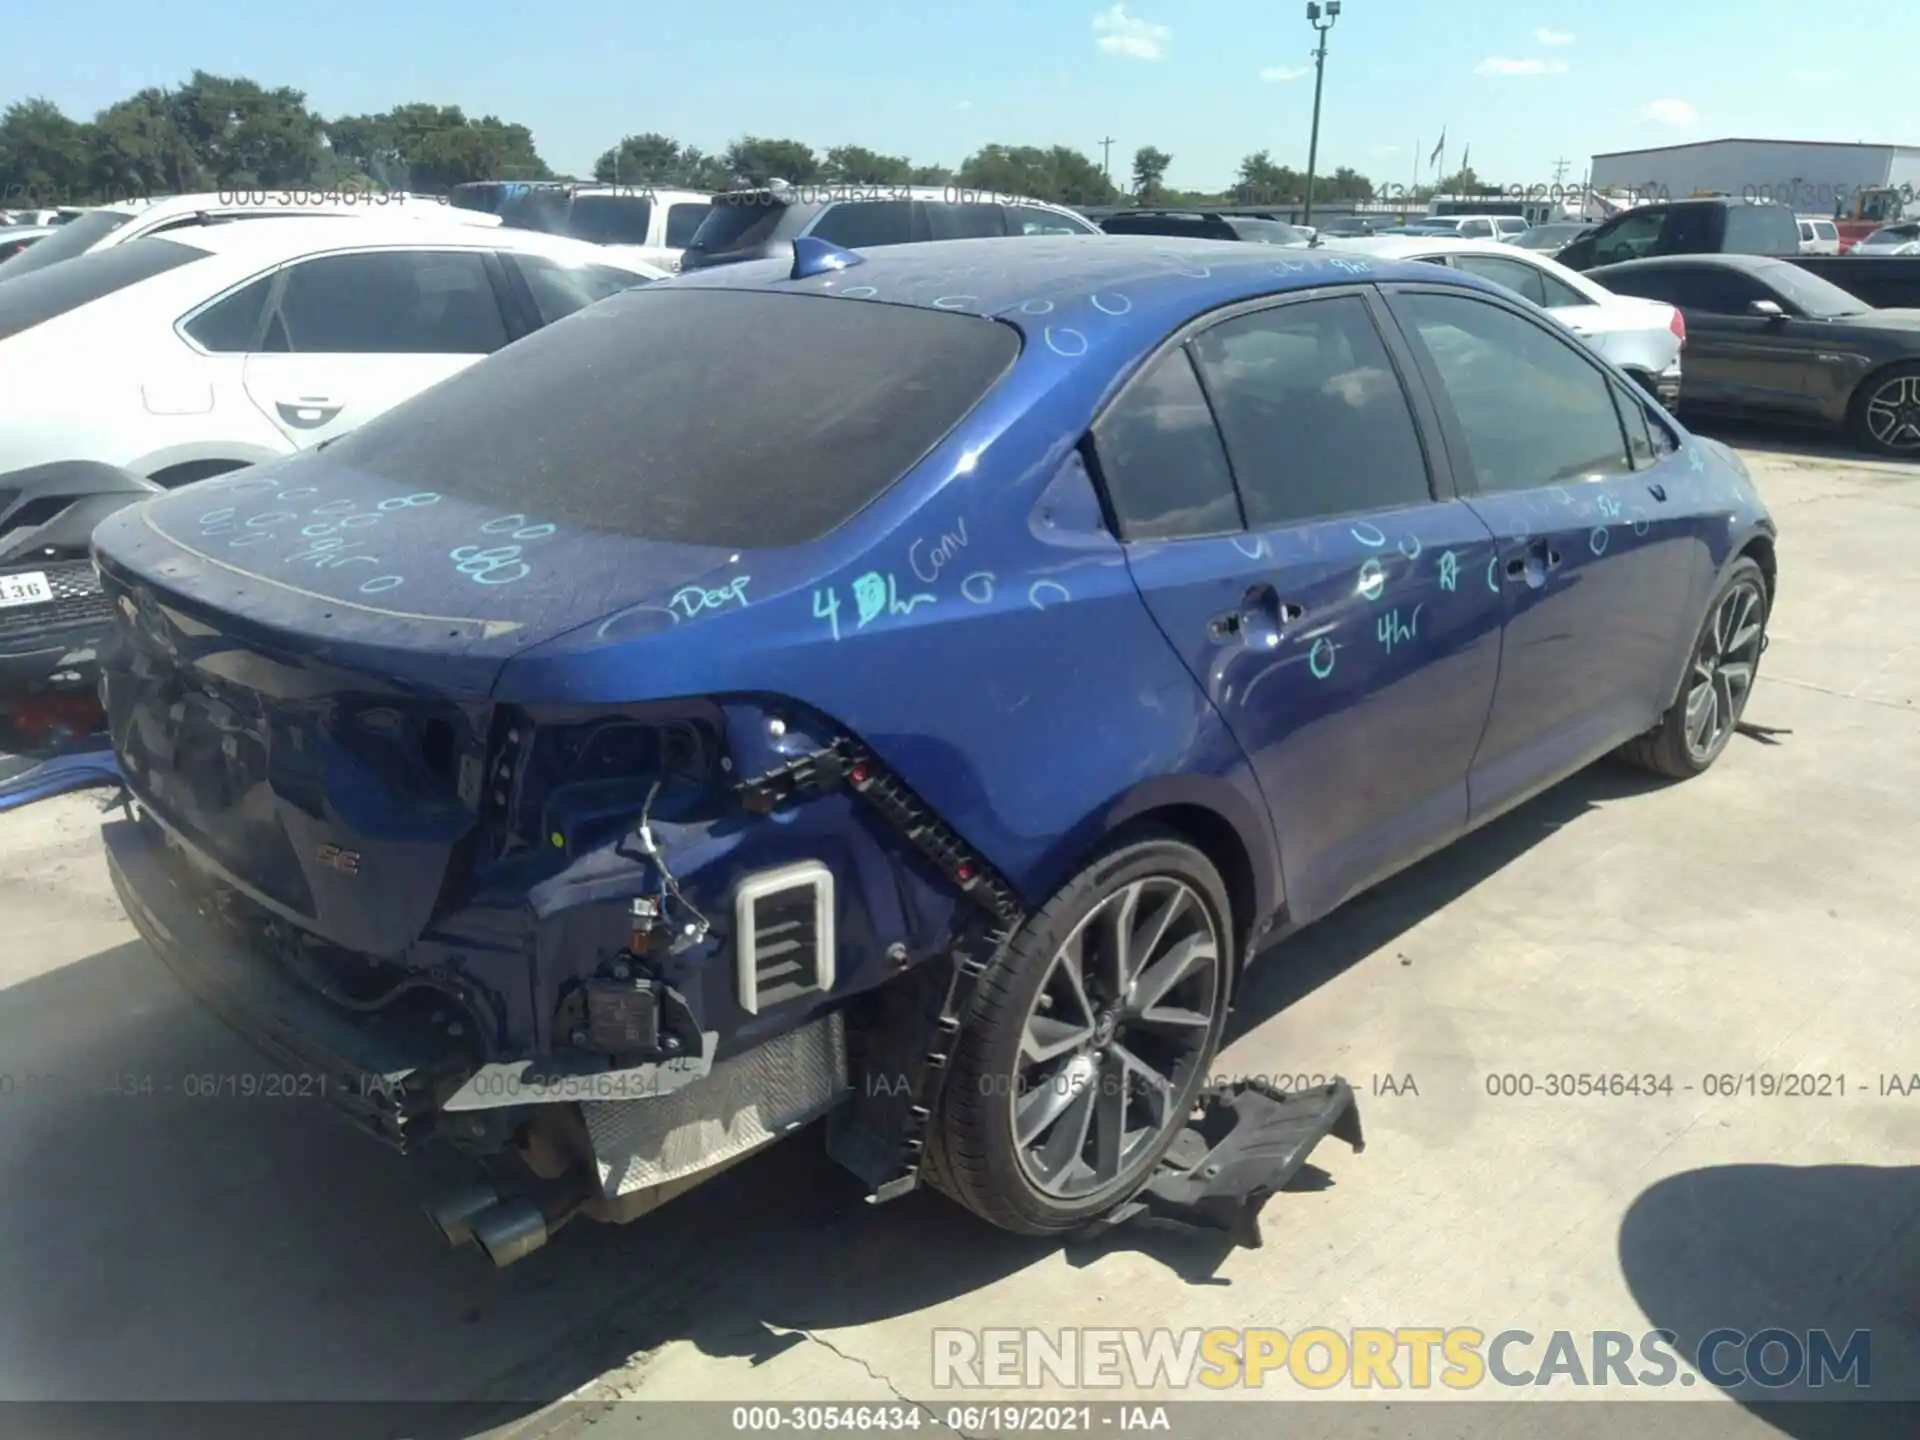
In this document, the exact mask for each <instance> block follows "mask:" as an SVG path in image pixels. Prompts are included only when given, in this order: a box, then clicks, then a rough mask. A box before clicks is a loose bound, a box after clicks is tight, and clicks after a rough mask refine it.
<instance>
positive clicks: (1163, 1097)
mask: <svg viewBox="0 0 1920 1440" xmlns="http://www.w3.org/2000/svg"><path fill="white" fill-rule="evenodd" d="M1112 1054H1114V1055H1115V1056H1117V1057H1118V1059H1119V1061H1120V1066H1121V1073H1122V1076H1123V1078H1124V1077H1126V1076H1133V1075H1137V1076H1139V1077H1140V1079H1141V1080H1142V1082H1144V1083H1143V1084H1142V1085H1141V1093H1142V1098H1143V1099H1144V1100H1145V1101H1146V1102H1147V1109H1148V1111H1149V1112H1150V1113H1151V1115H1152V1117H1153V1124H1154V1127H1155V1128H1156V1129H1157V1128H1159V1127H1160V1126H1161V1125H1164V1124H1165V1123H1166V1122H1167V1118H1168V1103H1169V1102H1170V1101H1171V1100H1172V1099H1173V1080H1172V1079H1171V1077H1169V1076H1166V1075H1162V1074H1161V1073H1160V1072H1159V1071H1158V1070H1156V1069H1154V1068H1153V1066H1151V1065H1149V1064H1147V1062H1146V1061H1144V1060H1142V1059H1141V1058H1140V1057H1139V1056H1138V1055H1136V1054H1135V1053H1134V1052H1133V1051H1131V1050H1129V1049H1128V1048H1127V1047H1126V1046H1125V1045H1121V1044H1119V1043H1118V1042H1116V1043H1115V1044H1114V1046H1113V1050H1112Z"/></svg>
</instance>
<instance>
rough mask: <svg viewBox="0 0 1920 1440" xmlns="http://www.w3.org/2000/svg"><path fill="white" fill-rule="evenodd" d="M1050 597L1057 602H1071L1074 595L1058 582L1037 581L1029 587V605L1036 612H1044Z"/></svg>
mask: <svg viewBox="0 0 1920 1440" xmlns="http://www.w3.org/2000/svg"><path fill="white" fill-rule="evenodd" d="M1049 597H1054V598H1055V599H1056V600H1071V599H1072V598H1073V595H1072V593H1071V592H1069V591H1068V589H1067V587H1066V586H1064V585H1062V584H1061V583H1060V582H1059V581H1058V580H1036V581H1034V582H1033V584H1032V585H1030V586H1028V587H1027V603H1028V604H1029V605H1031V606H1033V608H1034V609H1036V610H1044V609H1046V608H1047V605H1048V603H1049Z"/></svg>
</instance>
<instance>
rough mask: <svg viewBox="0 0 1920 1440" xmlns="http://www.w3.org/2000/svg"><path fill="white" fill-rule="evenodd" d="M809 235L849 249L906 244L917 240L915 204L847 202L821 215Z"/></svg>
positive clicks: (903, 201)
mask: <svg viewBox="0 0 1920 1440" xmlns="http://www.w3.org/2000/svg"><path fill="white" fill-rule="evenodd" d="M807 233H808V234H809V235H813V236H815V237H817V238H819V239H821V240H825V241H826V242H827V243H828V244H830V245H839V246H841V247H843V248H845V249H848V250H860V249H865V248H867V247H869V246H874V245H905V244H906V243H907V242H908V241H909V240H911V239H913V201H911V200H844V201H841V202H840V203H838V204H835V205H829V206H828V207H827V208H826V209H825V210H824V211H823V212H821V215H820V218H819V219H818V220H816V221H814V222H813V228H812V229H811V230H809V231H808V232H807Z"/></svg>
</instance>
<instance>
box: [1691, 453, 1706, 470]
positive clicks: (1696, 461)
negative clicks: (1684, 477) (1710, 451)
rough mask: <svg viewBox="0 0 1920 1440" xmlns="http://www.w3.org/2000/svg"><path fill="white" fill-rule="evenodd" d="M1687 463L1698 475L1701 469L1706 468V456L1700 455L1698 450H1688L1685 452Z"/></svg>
mask: <svg viewBox="0 0 1920 1440" xmlns="http://www.w3.org/2000/svg"><path fill="white" fill-rule="evenodd" d="M1687 464H1688V465H1690V466H1692V467H1693V473H1694V474H1696V475H1698V474H1699V473H1700V472H1701V471H1702V470H1705V469H1706V468H1707V457H1706V456H1704V455H1702V454H1701V453H1700V452H1699V451H1698V450H1689V451H1688V452H1687Z"/></svg>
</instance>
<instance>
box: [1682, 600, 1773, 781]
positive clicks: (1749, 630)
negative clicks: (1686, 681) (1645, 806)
mask: <svg viewBox="0 0 1920 1440" xmlns="http://www.w3.org/2000/svg"><path fill="white" fill-rule="evenodd" d="M1765 630H1766V597H1765V596H1763V595H1762V594H1761V593H1760V587H1759V585H1758V584H1756V583H1755V582H1753V581H1751V580H1743V581H1741V582H1740V583H1739V584H1738V585H1735V586H1733V587H1732V588H1731V589H1730V590H1728V591H1727V593H1726V594H1725V595H1723V596H1721V597H1720V603H1719V604H1718V605H1717V606H1715V607H1714V612H1713V620H1712V622H1711V623H1710V624H1708V626H1707V627H1706V633H1705V634H1703V635H1702V636H1701V637H1700V645H1699V648H1698V649H1697V650H1695V652H1694V657H1693V673H1692V684H1691V687H1690V688H1689V689H1688V691H1687V749H1688V750H1689V751H1690V752H1691V753H1692V755H1693V758H1694V759H1695V760H1696V761H1700V762H1704V761H1706V760H1707V759H1709V758H1710V757H1711V756H1712V755H1714V754H1715V752H1717V751H1718V750H1719V749H1720V747H1721V746H1722V745H1724V744H1725V743H1726V740H1727V737H1728V736H1729V735H1731V734H1732V733H1733V727H1734V726H1735V725H1737V724H1738V723H1739V721H1740V712H1741V711H1742V710H1744V709H1746V705H1747V696H1748V695H1749V694H1751V693H1752V691H1753V672H1754V668H1755V667H1756V666H1757V665H1758V664H1759V663H1760V648H1761V640H1762V637H1763V635H1764V633H1765Z"/></svg>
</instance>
